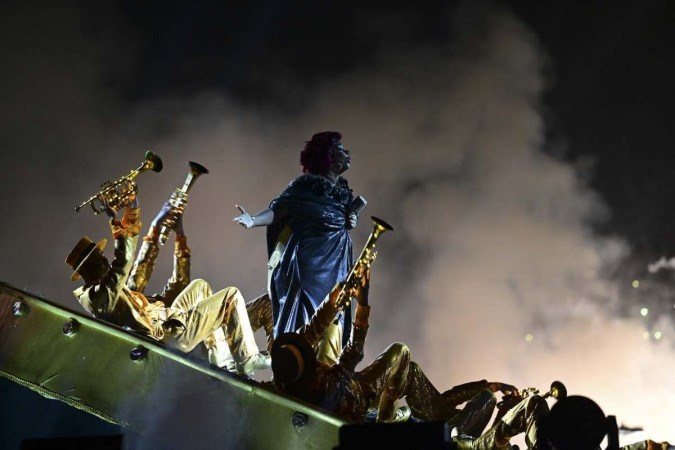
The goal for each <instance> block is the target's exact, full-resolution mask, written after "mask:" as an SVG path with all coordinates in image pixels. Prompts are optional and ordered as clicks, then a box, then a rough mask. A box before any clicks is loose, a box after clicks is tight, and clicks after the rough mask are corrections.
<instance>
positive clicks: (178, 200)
mask: <svg viewBox="0 0 675 450" xmlns="http://www.w3.org/2000/svg"><path fill="white" fill-rule="evenodd" d="M188 165H189V166H190V171H189V172H188V174H187V177H186V178H185V182H184V183H183V187H180V188H178V189H176V190H175V191H174V192H173V193H172V194H171V197H170V198H169V204H170V205H171V210H170V211H169V214H168V215H167V217H166V218H165V219H164V221H163V222H162V228H161V230H160V232H159V243H160V244H161V245H164V244H165V243H166V240H167V239H168V238H169V233H170V232H171V230H173V229H174V228H175V227H176V222H178V219H179V218H180V217H182V216H183V213H184V212H185V207H186V206H187V197H188V196H187V193H188V191H189V190H190V189H191V188H192V185H193V184H194V182H195V181H197V178H199V176H201V175H204V174H207V173H209V170H208V169H207V168H206V167H204V166H202V165H201V164H199V163H196V162H194V161H189V162H188Z"/></svg>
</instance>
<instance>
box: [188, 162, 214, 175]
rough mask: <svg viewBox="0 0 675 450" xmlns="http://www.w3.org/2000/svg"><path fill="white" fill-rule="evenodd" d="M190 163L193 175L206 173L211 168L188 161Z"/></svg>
mask: <svg viewBox="0 0 675 450" xmlns="http://www.w3.org/2000/svg"><path fill="white" fill-rule="evenodd" d="M188 164H189V165H190V172H192V174H193V175H203V174H205V173H209V169H207V168H206V167H204V166H202V165H201V164H199V163H196V162H194V161H188Z"/></svg>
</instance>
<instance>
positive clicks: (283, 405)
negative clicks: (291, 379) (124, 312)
mask: <svg viewBox="0 0 675 450" xmlns="http://www.w3.org/2000/svg"><path fill="white" fill-rule="evenodd" d="M17 302H20V303H21V304H22V305H23V308H24V309H25V310H24V312H22V313H20V314H18V315H17V314H16V313H15V311H14V305H15V304H16V303H17ZM73 319H74V320H75V321H77V324H78V325H77V331H76V332H75V333H74V334H72V335H66V334H65V333H64V331H63V326H64V324H66V323H67V322H69V321H71V320H73ZM138 346H143V347H145V348H146V349H147V350H148V352H147V355H146V357H145V358H143V359H142V360H141V361H139V362H134V361H132V360H131V358H130V352H131V350H132V349H134V348H136V347H138ZM0 375H2V376H4V377H6V378H8V379H10V380H12V381H14V382H16V383H19V384H21V385H23V386H25V387H27V388H30V389H33V390H35V391H37V392H39V393H40V394H41V395H43V396H45V397H47V398H54V399H56V400H60V401H63V402H66V403H68V404H69V405H71V406H73V407H76V408H80V409H82V410H84V411H87V412H89V413H91V414H94V415H96V416H98V417H101V418H103V419H105V420H108V421H110V422H114V423H118V424H120V425H122V426H124V427H127V428H129V429H131V430H133V432H134V433H137V434H138V435H140V436H147V438H148V439H149V440H152V441H153V442H161V445H162V446H165V448H169V449H170V448H188V447H189V448H194V449H199V448H204V449H210V448H226V449H227V448H246V449H275V448H279V449H290V448H293V449H295V448H307V449H331V448H333V447H335V446H337V444H338V430H339V428H340V426H341V425H343V424H344V422H343V421H342V420H341V419H339V418H337V417H335V416H332V415H329V414H326V413H323V412H321V411H319V410H317V409H315V408H313V407H311V406H309V405H306V404H304V403H300V402H297V401H295V400H294V399H292V398H290V397H287V396H285V395H283V394H280V393H278V392H276V391H274V390H273V389H272V388H270V387H267V386H264V385H262V384H259V383H256V382H253V381H251V380H248V379H244V378H240V377H237V376H235V375H232V374H229V373H226V372H223V371H221V370H217V369H214V368H212V367H210V366H209V365H208V363H206V362H205V361H202V360H196V359H191V358H189V357H188V356H186V355H183V354H181V353H179V352H175V351H173V350H170V349H167V348H165V347H164V346H163V345H161V344H158V343H156V342H154V341H152V340H150V339H146V338H144V337H142V336H138V335H135V334H131V333H128V332H126V331H124V330H122V329H119V328H117V327H114V326H111V325H109V324H106V323H104V322H101V321H98V320H96V319H93V318H91V317H89V316H85V315H83V314H80V313H78V312H74V311H70V310H68V309H65V308H63V307H60V306H57V305H55V304H53V303H51V302H49V301H47V300H44V299H40V298H38V297H36V296H33V295H31V294H29V293H27V292H24V291H21V290H19V289H16V288H14V287H12V286H10V285H8V284H5V283H2V282H0ZM295 413H302V414H305V415H306V416H307V417H308V420H307V424H306V425H305V426H304V427H303V428H297V427H294V426H293V424H292V418H293V415H294V414H295Z"/></svg>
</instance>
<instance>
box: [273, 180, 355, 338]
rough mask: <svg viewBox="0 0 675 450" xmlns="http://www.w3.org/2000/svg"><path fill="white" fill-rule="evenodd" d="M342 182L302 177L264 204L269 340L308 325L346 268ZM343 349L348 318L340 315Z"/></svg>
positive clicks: (348, 251)
mask: <svg viewBox="0 0 675 450" xmlns="http://www.w3.org/2000/svg"><path fill="white" fill-rule="evenodd" d="M353 199H354V197H353V195H352V191H351V189H349V186H348V184H347V180H346V179H344V178H342V177H339V178H338V180H337V182H336V184H335V185H333V184H332V183H331V182H330V181H329V180H328V179H327V178H325V177H322V176H319V175H313V174H305V175H302V176H300V177H298V178H296V179H295V180H293V181H292V182H291V183H290V184H289V186H288V188H287V189H286V190H285V191H284V192H283V193H282V194H281V195H279V197H277V198H276V199H274V200H273V201H272V203H271V204H270V209H272V210H273V211H274V223H273V224H272V225H270V226H268V228H267V248H268V256H269V257H270V262H269V269H270V270H271V278H270V282H269V293H270V297H271V300H272V312H273V317H274V334H275V336H278V335H279V334H281V333H284V332H292V331H296V330H297V329H299V328H300V327H302V326H303V325H304V324H306V323H308V322H309V320H310V318H311V317H312V315H313V314H314V312H315V311H316V309H317V308H318V307H319V305H320V304H321V302H322V301H323V299H324V298H326V295H328V293H329V292H330V291H331V289H332V288H333V287H334V286H335V284H336V283H337V282H339V281H341V280H343V279H345V278H346V277H347V274H348V273H349V270H350V269H351V266H352V259H353V256H352V240H351V237H350V236H349V232H348V214H349V205H350V204H351V202H352V201H353ZM340 321H341V322H342V321H343V323H344V331H343V333H342V336H343V344H344V343H346V338H348V337H349V330H350V328H351V314H345V317H344V319H342V318H341V319H340Z"/></svg>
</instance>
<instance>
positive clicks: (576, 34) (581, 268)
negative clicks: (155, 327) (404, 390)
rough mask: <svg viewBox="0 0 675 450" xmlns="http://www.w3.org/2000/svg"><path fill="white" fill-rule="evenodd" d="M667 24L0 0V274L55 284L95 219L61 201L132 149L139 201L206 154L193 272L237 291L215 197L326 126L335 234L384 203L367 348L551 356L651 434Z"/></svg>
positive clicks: (508, 9) (667, 251)
mask: <svg viewBox="0 0 675 450" xmlns="http://www.w3.org/2000/svg"><path fill="white" fill-rule="evenodd" d="M568 3H573V4H571V5H570V4H568ZM674 25H675V4H674V3H672V2H665V1H658V2H657V1H653V2H612V4H611V7H609V6H607V5H605V6H603V5H601V4H600V2H561V1H558V2H555V1H538V2H518V1H514V2H497V1H493V2H489V1H485V2H483V1H477V2H469V1H466V2H448V1H437V2H433V1H423V2H407V1H359V2H357V1H341V2H328V1H315V2H293V3H292V4H289V2H279V1H277V2H274V1H265V2H257V1H253V2H215V1H214V2H206V1H193V2H161V1H144V2H138V1H118V2H108V3H106V4H96V5H94V4H93V3H92V2H85V1H80V2H78V1H62V2H58V3H52V2H46V1H21V2H19V1H6V2H3V3H2V4H0V48H1V50H0V51H1V52H2V58H0V98H1V99H2V106H3V107H2V109H1V110H0V124H1V125H0V149H1V153H0V155H1V156H0V158H1V161H2V167H3V168H4V171H3V172H4V176H3V179H2V181H1V182H0V195H2V197H3V199H4V201H3V202H2V203H1V204H0V208H1V209H0V212H1V213H2V216H3V229H2V234H1V237H0V240H1V241H0V247H1V248H2V249H3V258H2V263H0V279H1V280H3V281H6V282H8V283H10V284H12V285H15V286H17V287H19V288H25V289H27V290H28V291H31V292H34V293H36V294H40V295H43V296H45V297H46V298H48V299H50V300H53V301H55V302H58V303H60V304H62V305H65V306H67V307H70V308H74V309H77V308H78V305H77V303H76V302H75V301H74V299H73V298H72V295H71V293H70V291H71V290H72V289H74V288H75V287H77V286H76V285H75V284H74V283H71V282H70V281H69V274H70V272H69V271H68V268H67V267H66V266H65V264H64V263H63V260H64V259H65V256H66V254H67V253H68V251H69V250H70V249H71V248H72V246H73V245H74V243H75V242H76V241H77V240H78V238H79V237H80V236H81V235H83V234H86V235H89V236H91V237H92V238H94V239H100V238H102V237H107V234H108V230H107V225H106V223H105V218H103V217H100V216H94V215H93V214H92V213H91V212H90V211H87V210H83V211H81V212H80V213H75V212H74V211H73V207H74V206H75V205H76V204H78V203H80V202H81V201H83V200H84V199H86V198H88V197H89V196H90V195H91V194H93V193H94V192H95V191H96V190H98V186H99V185H100V184H101V183H102V182H103V181H105V180H106V179H114V178H116V177H119V176H121V175H123V174H125V173H127V172H128V171H129V170H131V169H132V168H135V167H136V166H138V165H139V164H140V163H141V162H142V159H143V153H144V152H145V150H147V149H152V150H153V151H155V152H156V153H158V154H159V155H160V156H161V157H162V158H163V160H164V164H165V170H164V171H163V172H162V173H160V174H155V173H148V174H142V175H140V176H139V178H138V180H137V181H138V185H139V189H140V201H141V205H142V208H143V218H144V221H145V223H146V224H149V222H150V220H151V217H152V215H153V214H154V212H155V211H156V210H157V209H158V208H159V207H160V205H161V203H162V202H163V201H164V200H165V199H166V198H167V197H168V195H169V194H170V193H171V192H172V190H173V189H175V188H176V187H179V186H180V185H182V182H183V180H184V178H185V175H186V173H187V165H186V164H185V162H186V161H188V160H194V161H197V162H200V163H202V164H204V165H205V166H206V167H208V168H209V169H210V171H211V173H209V174H208V175H205V176H203V177H201V178H200V179H199V180H198V181H197V182H196V183H195V185H194V187H193V189H192V191H191V193H190V198H189V204H188V209H187V212H186V218H185V226H186V232H187V233H188V236H189V244H190V246H191V247H192V250H193V255H194V256H193V275H194V276H197V277H201V278H205V279H207V280H209V281H210V282H211V284H212V285H214V286H217V287H224V286H226V285H236V286H238V287H240V288H241V290H242V292H243V293H244V296H245V297H246V298H253V297H255V296H257V295H259V294H260V293H261V292H262V291H263V290H264V288H265V276H266V274H265V267H266V266H265V262H266V261H265V257H266V255H265V243H264V230H262V229H254V230H247V231H244V230H242V229H240V228H239V227H237V226H236V225H234V224H233V223H232V222H231V219H232V217H234V216H235V215H236V213H237V210H236V209H235V208H234V204H235V203H239V204H242V205H244V206H245V207H246V208H247V210H249V211H250V212H256V211H259V210H261V209H264V208H265V207H266V206H267V205H268V203H269V201H270V200H271V199H272V198H274V197H275V196H276V195H277V194H278V193H279V192H281V190H283V188H284V187H285V185H286V184H287V183H288V182H289V181H290V180H291V179H292V178H293V177H295V176H297V175H298V174H299V173H300V167H299V164H298V157H299V152H300V150H301V148H302V146H303V144H304V141H306V140H307V139H309V137H310V136H311V134H313V133H314V132H317V131H323V130H328V129H333V130H337V131H340V132H342V133H343V136H344V139H343V142H344V144H345V146H346V147H347V148H348V149H350V151H351V152H352V156H353V167H352V169H350V171H349V172H347V173H346V176H347V177H348V178H349V181H350V185H351V186H352V188H353V189H354V191H355V193H356V194H361V195H364V196H365V197H366V198H367V199H368V201H369V204H368V206H367V208H366V210H364V213H363V216H362V217H361V222H360V224H359V227H357V228H356V229H355V230H353V232H352V236H353V238H354V242H355V248H357V249H359V248H360V246H361V245H363V243H364V242H365V239H366V237H367V235H368V233H369V232H370V229H371V224H370V223H369V220H368V216H370V215H375V216H378V217H381V218H383V219H385V220H386V221H388V222H389V223H391V224H392V225H393V226H394V228H395V231H394V232H393V233H391V235H388V234H385V235H384V236H383V237H382V238H381V243H378V248H379V257H378V260H377V262H376V263H375V266H374V269H373V287H372V297H373V314H372V316H373V323H372V327H371V332H370V335H369V342H368V344H367V351H368V354H367V355H366V358H367V359H368V358H372V357H374V356H375V355H377V353H378V352H379V351H380V350H381V349H382V348H384V346H386V345H387V344H388V343H390V342H393V341H403V342H406V343H408V344H409V345H410V347H411V349H412V352H413V358H414V359H415V360H417V361H418V362H420V364H421V366H422V367H423V368H425V370H426V371H427V372H428V374H429V377H430V378H431V379H432V381H434V383H435V384H436V385H437V386H438V387H439V389H447V388H449V387H451V386H453V385H456V384H460V383H463V382H466V381H472V380H474V379H480V378H489V379H494V380H495V381H504V382H509V383H511V384H515V385H518V386H522V387H527V386H536V387H540V388H544V387H547V386H548V384H549V383H550V382H551V381H553V380H554V379H561V380H562V381H564V382H565V383H566V384H567V385H568V390H569V391H570V392H571V393H579V394H583V395H588V396H589V397H591V398H593V399H595V400H596V401H598V403H599V404H600V405H601V406H602V407H603V409H605V410H606V412H607V413H614V414H616V415H617V416H618V418H619V422H620V423H625V424H626V425H630V426H643V427H645V428H646V430H647V433H648V434H649V436H651V437H652V438H655V439H663V440H665V439H669V440H671V442H672V441H675V435H674V434H673V433H674V432H675V427H672V426H671V422H672V420H671V419H670V418H672V417H675V401H674V400H673V395H672V392H675V384H674V381H673V378H672V373H673V370H675V363H673V362H672V361H673V345H674V343H675V334H674V333H675V328H674V327H673V317H674V314H675V309H674V303H675V301H674V299H675V292H674V290H673V286H675V277H674V275H673V272H672V270H670V269H672V266H675V264H671V263H670V262H669V258H671V257H673V256H675V237H674V236H673V234H672V233H671V230H673V226H674V225H675V195H673V194H675V188H674V187H673V186H674V185H675V183H673V181H672V180H671V175H672V173H673V170H672V167H674V166H675V156H674V154H673V151H672V149H673V145H672V144H673V137H672V131H671V128H672V127H671V126H670V120H672V118H673V117H675V87H674V83H673V80H675V57H674V56H673V55H675V52H674V51H673V50H675V48H674V47H675V26H674ZM166 253H168V252H166ZM662 257H665V258H666V260H665V262H664V264H662V265H661V267H663V269H660V270H658V271H656V272H654V271H652V272H650V271H648V266H649V264H653V263H655V262H656V261H658V260H659V259H661V258H662ZM160 258H162V255H160ZM164 259H166V260H165V261H162V262H161V263H160V266H159V267H158V270H157V272H156V275H155V279H153V284H154V285H151V288H156V289H159V288H160V287H161V286H162V284H163V281H164V279H163V278H162V277H164V275H163V274H164V273H166V274H167V275H166V276H168V273H169V270H170V259H169V258H168V257H167V258H164ZM383 305H387V306H386V307H385V306H383ZM385 311H386V313H385ZM580 369H581V370H580ZM583 369H587V370H583ZM633 438H639V436H637V435H636V434H633V435H632V436H625V439H628V440H631V439H633Z"/></svg>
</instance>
